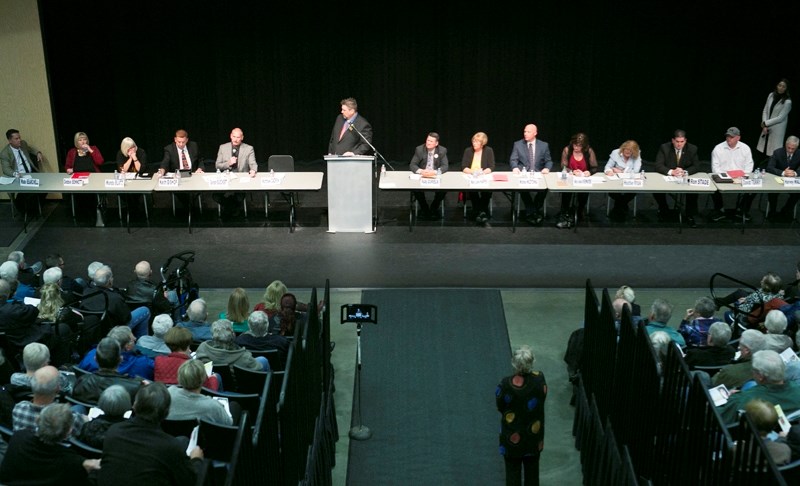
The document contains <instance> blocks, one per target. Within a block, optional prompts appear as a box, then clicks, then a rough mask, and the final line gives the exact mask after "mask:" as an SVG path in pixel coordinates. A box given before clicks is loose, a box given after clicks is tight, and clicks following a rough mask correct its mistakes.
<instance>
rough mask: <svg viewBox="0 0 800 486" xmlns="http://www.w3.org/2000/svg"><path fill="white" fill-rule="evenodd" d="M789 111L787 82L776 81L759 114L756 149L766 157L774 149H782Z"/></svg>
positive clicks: (789, 97)
mask: <svg viewBox="0 0 800 486" xmlns="http://www.w3.org/2000/svg"><path fill="white" fill-rule="evenodd" d="M790 111H792V97H791V96H789V81H787V80H786V79H785V78H784V79H781V80H780V81H778V85H777V86H775V91H773V92H772V93H770V94H769V96H767V102H766V104H764V110H763V111H762V113H761V138H759V139H758V146H757V147H756V149H757V150H758V151H759V152H762V153H764V154H766V156H767V157H769V156H771V155H772V152H773V151H774V150H775V149H776V148H781V147H783V139H784V138H786V125H787V124H788V122H789V112H790Z"/></svg>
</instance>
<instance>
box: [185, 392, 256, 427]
mask: <svg viewBox="0 0 800 486" xmlns="http://www.w3.org/2000/svg"><path fill="white" fill-rule="evenodd" d="M200 393H202V394H203V395H208V396H210V397H212V398H213V397H224V398H227V399H228V401H229V402H235V403H237V404H238V405H239V407H240V408H241V410H242V412H243V413H242V416H244V412H245V411H247V412H249V413H250V415H255V414H256V413H257V412H258V406H259V404H260V403H261V393H260V392H259V393H229V392H218V391H214V390H212V389H210V388H206V387H203V388H202V389H201V390H200ZM231 411H233V410H231ZM235 419H236V417H235V416H234V420H235Z"/></svg>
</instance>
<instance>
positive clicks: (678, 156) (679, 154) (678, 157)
mask: <svg viewBox="0 0 800 486" xmlns="http://www.w3.org/2000/svg"><path fill="white" fill-rule="evenodd" d="M675 158H676V159H677V160H678V165H681V151H680V149H678V152H677V153H676V154H675Z"/></svg>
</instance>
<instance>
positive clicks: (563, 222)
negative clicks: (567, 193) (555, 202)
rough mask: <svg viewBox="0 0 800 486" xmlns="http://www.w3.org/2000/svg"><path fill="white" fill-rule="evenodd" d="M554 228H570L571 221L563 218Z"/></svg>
mask: <svg viewBox="0 0 800 486" xmlns="http://www.w3.org/2000/svg"><path fill="white" fill-rule="evenodd" d="M556 228H559V229H569V228H572V219H571V218H563V219H561V221H559V222H558V223H556Z"/></svg>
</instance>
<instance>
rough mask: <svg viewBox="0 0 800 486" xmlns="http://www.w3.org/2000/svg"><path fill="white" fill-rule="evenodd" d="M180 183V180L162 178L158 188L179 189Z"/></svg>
mask: <svg viewBox="0 0 800 486" xmlns="http://www.w3.org/2000/svg"><path fill="white" fill-rule="evenodd" d="M180 182H181V181H179V180H178V179H164V178H163V177H162V178H161V179H159V180H158V187H178V185H179V184H180Z"/></svg>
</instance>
